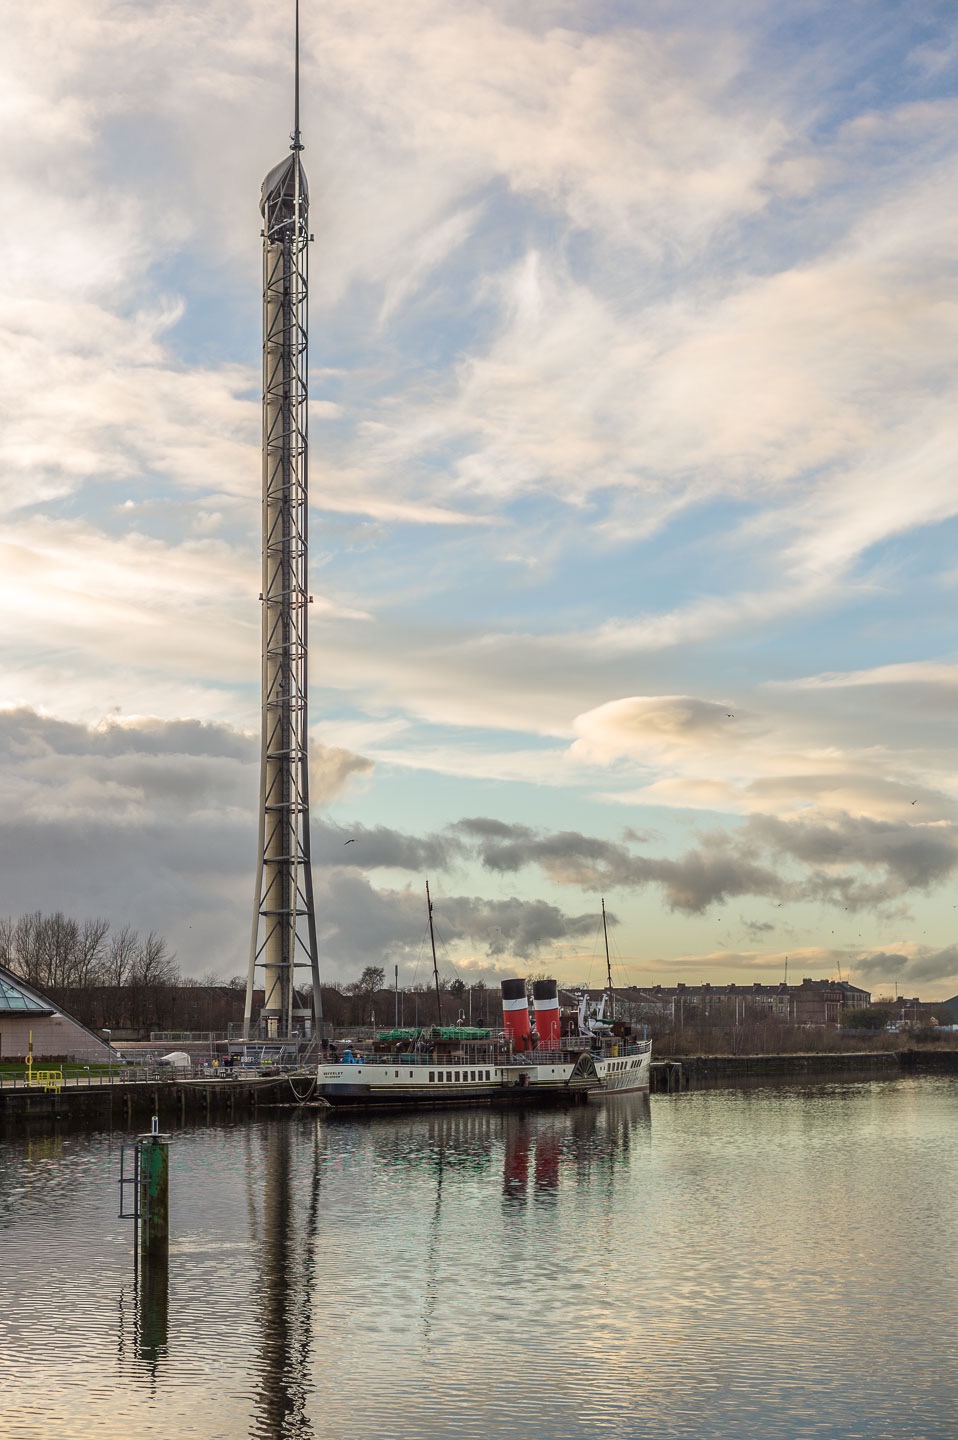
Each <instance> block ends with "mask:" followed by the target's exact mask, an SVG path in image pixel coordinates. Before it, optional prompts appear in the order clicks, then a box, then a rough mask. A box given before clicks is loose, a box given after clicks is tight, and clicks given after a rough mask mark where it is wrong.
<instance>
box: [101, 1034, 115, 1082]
mask: <svg viewBox="0 0 958 1440" xmlns="http://www.w3.org/2000/svg"><path fill="white" fill-rule="evenodd" d="M103 1034H104V1035H105V1036H106V1046H107V1050H108V1051H109V1058H110V1084H111V1085H112V1084H113V1046H112V1044H111V1043H110V1042H111V1037H112V1035H113V1031H112V1030H108V1029H107V1027H106V1026H105V1025H104V1027H103Z"/></svg>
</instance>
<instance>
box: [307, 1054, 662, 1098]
mask: <svg viewBox="0 0 958 1440" xmlns="http://www.w3.org/2000/svg"><path fill="white" fill-rule="evenodd" d="M618 1051H619V1047H617V1046H610V1047H608V1053H597V1052H595V1051H592V1050H590V1049H583V1050H580V1051H578V1052H565V1051H555V1052H550V1053H549V1054H538V1055H537V1054H526V1055H515V1056H503V1055H501V1054H496V1053H495V1052H487V1053H485V1054H480V1053H476V1054H470V1055H460V1056H459V1057H458V1058H456V1057H455V1056H454V1055H452V1054H449V1055H439V1056H434V1057H432V1058H429V1057H427V1056H419V1055H414V1054H406V1055H373V1056H364V1057H361V1058H360V1059H359V1060H357V1061H356V1062H355V1063H353V1064H343V1063H341V1062H340V1063H332V1064H331V1063H326V1062H323V1063H321V1064H320V1065H319V1067H318V1069H317V1074H316V1094H317V1096H318V1097H319V1098H320V1099H323V1100H326V1101H328V1102H329V1104H331V1105H334V1106H347V1107H350V1108H358V1109H362V1108H374V1107H375V1108H379V1107H382V1106H393V1105H395V1106H407V1107H419V1106H421V1107H427V1108H428V1107H433V1106H438V1105H470V1104H471V1105H495V1104H500V1105H515V1104H526V1103H531V1104H540V1103H542V1104H548V1103H550V1102H552V1103H558V1104H561V1103H570V1102H571V1103H574V1102H576V1101H583V1100H592V1099H601V1098H602V1097H603V1096H605V1095H622V1094H627V1093H629V1092H631V1091H642V1090H646V1091H647V1090H648V1088H649V1064H650V1061H651V1058H652V1055H651V1051H652V1047H651V1043H650V1042H645V1041H643V1042H642V1043H641V1044H637V1045H630V1046H628V1047H623V1049H622V1053H621V1054H620V1053H618Z"/></svg>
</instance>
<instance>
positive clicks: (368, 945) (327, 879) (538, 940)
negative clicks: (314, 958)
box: [316, 871, 597, 984]
mask: <svg viewBox="0 0 958 1440" xmlns="http://www.w3.org/2000/svg"><path fill="white" fill-rule="evenodd" d="M316 882H317V883H316V904H317V912H318V915H319V929H320V950H321V952H322V957H323V960H322V963H323V965H324V967H325V968H326V970H327V971H328V973H329V974H330V975H331V976H332V977H336V976H349V977H352V976H354V975H355V974H358V972H359V970H361V969H362V968H363V966H364V965H366V964H378V965H385V966H386V967H387V971H388V969H389V967H391V966H393V965H399V966H400V967H401V975H402V979H403V982H404V983H406V984H408V983H410V981H411V980H412V979H413V978H414V977H415V978H419V979H422V980H423V981H426V980H428V978H429V976H431V973H432V952H431V946H430V942H429V922H428V916H427V911H426V897H425V891H424V889H420V888H418V887H417V888H416V889H412V888H407V889H403V890H395V891H390V890H378V889H376V888H374V887H373V886H372V885H371V884H370V883H369V881H368V880H367V879H366V877H365V876H363V875H360V874H356V873H346V874H343V873H339V874H335V873H334V872H332V871H319V872H317V877H316ZM433 924H434V928H435V933H436V943H437V952H438V959H439V968H440V971H441V973H443V974H445V975H447V976H448V975H450V974H452V973H455V972H456V961H455V960H454V959H453V957H452V954H451V951H452V950H453V948H456V949H457V950H458V952H459V953H461V948H462V947H465V948H466V949H467V950H469V949H471V950H473V951H476V952H479V953H480V955H484V956H485V957H486V960H487V961H488V964H487V965H486V966H483V965H482V964H481V962H480V961H479V956H474V957H473V958H472V959H471V960H470V963H469V973H470V974H471V975H474V976H476V975H479V976H482V977H483V978H495V977H496V976H497V975H499V974H501V973H505V971H504V968H503V966H502V965H501V963H500V962H501V961H502V960H503V959H505V958H506V957H510V958H512V957H514V958H516V959H518V960H524V961H530V960H533V959H536V958H537V957H539V956H540V955H542V954H543V953H545V952H548V951H549V949H550V948H551V947H552V946H554V945H556V944H558V943H561V942H563V941H567V940H570V939H581V938H582V937H584V936H588V935H594V934H595V933H596V924H597V917H596V913H595V911H590V912H587V913H585V914H577V915H567V914H565V913H564V912H563V911H562V910H561V909H560V908H559V907H558V906H556V905H550V904H547V903H546V902H545V901H542V900H531V901H529V900H522V899H519V898H518V897H515V896H513V897H510V898H507V899H504V900H485V899H483V898H481V897H476V896H469V895H458V894H446V893H444V892H443V891H441V890H439V891H437V890H436V888H435V887H433ZM505 968H506V969H507V968H508V966H507V967H505Z"/></svg>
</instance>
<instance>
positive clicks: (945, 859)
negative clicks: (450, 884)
mask: <svg viewBox="0 0 958 1440" xmlns="http://www.w3.org/2000/svg"><path fill="white" fill-rule="evenodd" d="M451 828H452V829H453V830H454V831H455V832H456V833H457V834H460V835H462V836H463V838H465V839H468V840H470V841H472V842H473V844H474V847H475V853H476V856H477V858H478V859H479V860H480V862H481V863H482V864H483V865H484V866H485V867H486V868H487V869H489V870H492V871H494V872H496V873H498V874H517V873H518V872H519V871H521V870H522V869H524V868H526V867H531V866H537V867H538V868H539V869H541V870H542V871H543V873H544V874H545V875H547V876H548V877H549V879H550V880H552V881H554V882H555V883H556V884H560V885H574V886H578V887H579V888H580V889H583V890H591V891H594V892H599V891H600V890H609V889H614V888H616V887H622V888H624V889H641V888H642V887H644V886H648V885H656V886H658V887H660V889H661V890H662V892H663V895H664V897H665V900H666V902H667V903H668V904H669V905H670V906H671V908H672V909H674V910H679V911H682V912H684V913H687V914H700V913H701V912H703V911H704V910H707V909H708V908H709V906H711V905H714V904H720V903H724V902H725V901H727V900H730V899H733V898H735V897H742V896H748V895H751V896H754V897H756V898H765V899H773V900H777V901H782V900H796V901H797V900H815V901H818V902H822V903H826V904H830V905H835V906H838V907H841V908H844V909H848V910H862V909H865V908H869V907H876V906H878V907H881V906H889V905H891V904H893V903H894V902H896V901H898V900H900V899H901V898H902V897H903V896H905V895H907V894H908V892H909V891H914V890H928V889H931V888H933V887H934V886H935V885H937V884H940V883H941V882H942V881H943V880H945V879H947V877H948V876H949V875H951V874H952V873H953V872H954V870H955V868H956V866H958V837H956V834H955V831H954V830H953V829H952V827H951V826H950V825H943V824H940V825H936V826H935V827H934V828H931V827H929V826H926V825H921V824H909V823H907V821H876V820H871V819H868V818H865V817H856V816H849V815H839V816H833V817H829V818H828V819H827V820H815V821H805V820H780V819H778V818H777V817H775V816H771V815H753V816H750V817H749V818H748V819H747V820H746V821H745V822H744V823H743V824H742V825H741V826H740V827H739V828H738V829H737V830H733V831H725V830H713V831H710V832H709V833H708V834H703V835H702V836H701V837H700V840H699V844H698V845H697V846H694V847H692V848H690V849H689V850H687V851H686V852H685V853H684V854H683V855H681V856H678V857H677V858H670V857H659V856H652V855H648V854H645V853H642V848H641V847H642V846H643V845H644V844H645V843H646V842H647V839H648V837H645V836H639V835H638V834H635V833H634V832H632V833H628V832H627V833H626V836H625V838H624V840H623V841H611V840H604V839H600V838H598V837H596V836H592V835H583V834H580V833H579V832H576V831H560V832H555V833H546V832H542V831H536V830H531V829H530V828H529V827H528V826H525V825H517V826H509V825H503V824H502V823H500V822H493V821H480V820H476V819H471V820H469V821H464V822H460V824H458V825H456V826H453V827H451Z"/></svg>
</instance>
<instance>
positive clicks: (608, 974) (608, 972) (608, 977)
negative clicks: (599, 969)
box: [602, 900, 615, 1020]
mask: <svg viewBox="0 0 958 1440" xmlns="http://www.w3.org/2000/svg"><path fill="white" fill-rule="evenodd" d="M602 938H603V939H604V940H605V984H606V994H607V995H608V997H609V1019H610V1020H614V1019H615V991H614V990H613V989H612V961H611V960H610V959H609V927H608V924H607V923H606V918H605V901H604V900H603V901H602Z"/></svg>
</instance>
